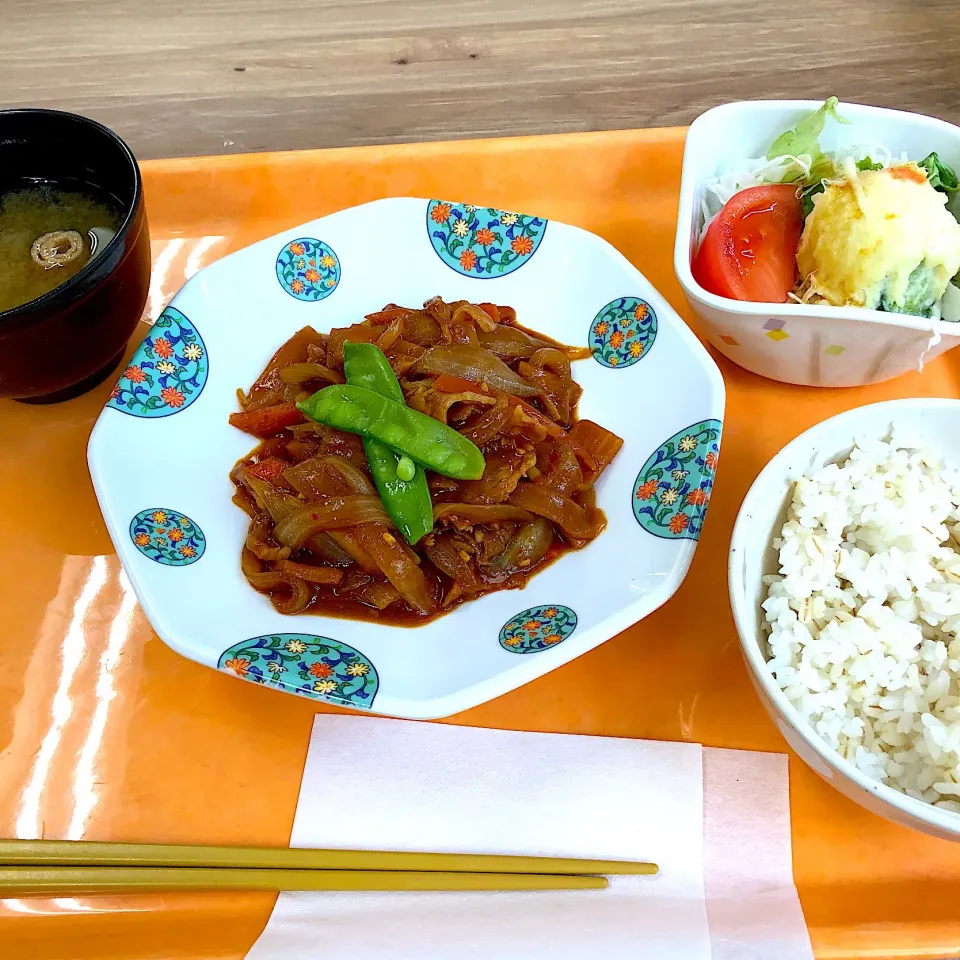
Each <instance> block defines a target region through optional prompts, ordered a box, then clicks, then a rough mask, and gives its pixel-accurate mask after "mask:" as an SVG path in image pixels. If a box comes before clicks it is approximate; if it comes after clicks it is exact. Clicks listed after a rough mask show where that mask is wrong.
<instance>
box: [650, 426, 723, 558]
mask: <svg viewBox="0 0 960 960" xmlns="http://www.w3.org/2000/svg"><path fill="white" fill-rule="evenodd" d="M720 430H721V424H720V421H719V420H703V421H701V422H700V423H695V424H693V425H692V426H690V427H687V429H686V430H681V431H680V432H679V433H676V434H674V436H672V437H671V438H670V439H669V440H667V441H666V442H664V443H662V444H661V445H660V446H659V447H658V448H657V451H656V452H655V453H654V454H653V455H652V456H651V457H650V458H649V459H648V460H647V462H646V463H645V464H644V465H643V469H642V470H641V471H640V473H639V474H638V475H637V480H636V483H634V485H633V515H634V516H635V517H636V518H637V522H638V523H639V524H640V526H641V527H643V529H644V530H646V531H647V532H648V533H652V534H653V535H654V536H657V537H664V538H666V539H668V540H697V539H699V537H700V529H701V527H702V526H703V518H704V517H705V516H706V513H707V507H708V506H709V504H710V495H711V493H712V492H713V480H714V475H715V473H716V470H717V459H718V457H719V455H720Z"/></svg>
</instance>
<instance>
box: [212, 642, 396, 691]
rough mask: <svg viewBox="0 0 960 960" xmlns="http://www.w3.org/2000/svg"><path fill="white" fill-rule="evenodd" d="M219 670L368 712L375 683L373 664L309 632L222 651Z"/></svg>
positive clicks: (338, 644) (377, 682)
mask: <svg viewBox="0 0 960 960" xmlns="http://www.w3.org/2000/svg"><path fill="white" fill-rule="evenodd" d="M217 667H218V668H219V669H220V670H224V671H226V672H227V673H232V674H233V675H234V676H236V677H242V678H243V679H244V680H251V681H253V682H254V683H263V684H266V685H267V686H274V687H278V688H279V689H281V690H286V691H287V692H288V693H298V694H300V696H303V697H310V698H312V699H316V700H326V701H328V702H330V703H336V704H339V705H341V706H345V707H360V708H362V709H365V710H369V709H370V707H372V706H373V699H374V697H375V696H376V695H377V687H378V686H379V685H380V681H379V678H378V677H377V670H376V668H375V667H374V665H373V664H372V663H371V662H370V661H369V660H368V659H367V658H366V657H365V656H364V655H363V654H362V653H360V651H359V650H354V648H353V647H351V646H350V645H349V644H346V643H340V642H339V641H337V640H330V639H328V638H327V637H318V636H314V635H313V634H312V633H274V634H269V635H266V636H262V637H254V638H253V639H252V640H246V641H244V642H242V643H235V644H234V645H233V646H232V647H230V649H229V650H224V652H223V653H222V654H221V655H220V660H219V662H218V664H217Z"/></svg>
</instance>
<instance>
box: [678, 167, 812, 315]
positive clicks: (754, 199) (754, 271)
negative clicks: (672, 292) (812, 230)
mask: <svg viewBox="0 0 960 960" xmlns="http://www.w3.org/2000/svg"><path fill="white" fill-rule="evenodd" d="M802 231H803V207H802V205H801V202H800V198H799V197H798V196H797V187H796V185H795V184H789V183H776V184H771V185H769V186H762V187H748V188H747V189H746V190H741V191H740V192H739V193H736V194H734V195H733V196H732V197H731V198H730V199H729V200H728V201H727V203H726V205H725V206H724V208H723V209H722V210H721V211H720V213H719V214H718V215H717V217H716V219H714V221H713V223H711V224H710V226H709V227H708V228H707V233H706V235H705V236H704V238H703V242H702V243H701V244H700V249H699V250H698V251H697V255H696V256H695V257H694V259H693V264H692V265H691V269H692V271H693V276H694V279H695V280H696V281H697V283H699V284H700V286H701V287H703V288H704V289H705V290H709V291H710V293H715V294H717V295H718V296H721V297H729V298H730V299H731V300H751V301H753V302H754V303H783V302H784V301H786V299H787V294H788V293H789V292H790V291H791V290H792V289H793V288H794V287H795V286H796V283H797V247H799V245H800V234H801V233H802Z"/></svg>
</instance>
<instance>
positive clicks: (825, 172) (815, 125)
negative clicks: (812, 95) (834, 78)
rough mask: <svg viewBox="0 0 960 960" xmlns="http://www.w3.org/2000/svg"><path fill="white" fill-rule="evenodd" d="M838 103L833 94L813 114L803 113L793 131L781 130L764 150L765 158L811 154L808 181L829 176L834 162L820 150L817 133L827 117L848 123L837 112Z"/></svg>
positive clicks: (821, 128)
mask: <svg viewBox="0 0 960 960" xmlns="http://www.w3.org/2000/svg"><path fill="white" fill-rule="evenodd" d="M839 102H840V101H839V100H837V98H836V97H830V98H829V99H828V100H825V101H824V103H823V105H822V106H821V107H820V109H819V110H814V111H813V113H810V114H808V115H807V116H805V117H804V118H803V119H802V120H801V121H800V122H799V123H798V124H797V125H796V126H795V127H794V128H793V129H792V130H787V131H786V132H785V133H781V134H780V136H779V137H777V139H776V140H774V141H773V145H772V146H771V147H770V149H769V150H768V151H767V159H768V160H775V159H776V158H777V157H782V156H785V155H789V156H791V157H798V156H800V154H803V153H805V154H808V155H809V156H810V176H809V177H808V182H810V183H816V182H818V181H820V180H822V179H823V178H824V177H829V176H831V175H832V174H833V169H834V163H833V161H832V160H831V159H830V158H829V157H828V156H826V154H824V152H823V150H821V149H820V134H821V133H823V127H824V124H825V123H826V122H827V117H833V119H834V120H836V121H837V123H849V122H850V121H849V120H844V119H843V117H840V116H838V115H837V105H838V104H839Z"/></svg>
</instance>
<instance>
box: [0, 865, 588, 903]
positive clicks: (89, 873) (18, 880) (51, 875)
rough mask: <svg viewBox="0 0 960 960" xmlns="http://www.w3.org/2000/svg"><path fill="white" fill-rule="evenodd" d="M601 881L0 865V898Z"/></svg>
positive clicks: (551, 885)
mask: <svg viewBox="0 0 960 960" xmlns="http://www.w3.org/2000/svg"><path fill="white" fill-rule="evenodd" d="M606 886H607V880H606V878H605V877H593V876H566V875H563V874H529V873H463V872H456V873H454V872H443V871H436V870H434V871H419V870H303V869H300V870H283V869H249V868H235V867H143V866H139V867H103V866H97V867H89V866H88V867H3V868H0V896H4V897H9V896H55V895H63V894H66V893H69V894H71V895H77V894H102V893H121V892H124V893H148V892H153V891H170V890H276V891H280V890H420V891H428V890H602V889H604V888H605V887H606Z"/></svg>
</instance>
